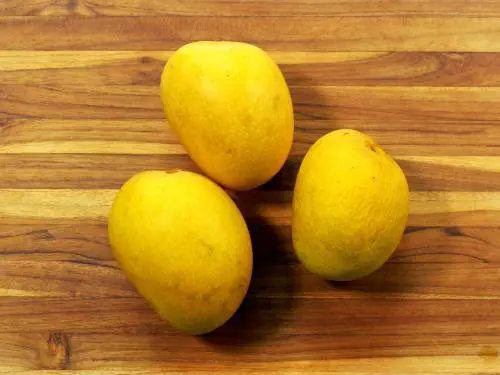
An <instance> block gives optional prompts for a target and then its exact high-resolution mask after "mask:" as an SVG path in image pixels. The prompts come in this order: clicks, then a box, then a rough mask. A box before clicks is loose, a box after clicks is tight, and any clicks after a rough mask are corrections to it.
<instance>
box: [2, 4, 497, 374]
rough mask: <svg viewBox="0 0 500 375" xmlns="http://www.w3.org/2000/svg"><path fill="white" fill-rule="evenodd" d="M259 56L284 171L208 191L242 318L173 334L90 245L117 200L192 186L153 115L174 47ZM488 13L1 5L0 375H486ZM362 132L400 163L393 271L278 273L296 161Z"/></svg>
mask: <svg viewBox="0 0 500 375" xmlns="http://www.w3.org/2000/svg"><path fill="white" fill-rule="evenodd" d="M199 39H216V40H220V39H232V40H242V41H249V42H253V43H255V44H257V45H259V46H261V47H264V48H265V49H266V50H267V51H268V52H269V53H270V55H271V56H272V58H273V59H274V60H275V61H276V62H277V63H278V64H279V65H280V68H281V69H282V71H283V73H284V75H285V78H286V80H287V82H288V84H289V86H290V88H291V93H292V96H293V101H294V107H295V115H296V131H295V140H294V145H293V147H292V151H291V155H290V157H289V160H288V161H287V163H286V164H285V167H284V168H283V169H282V170H281V171H280V173H279V174H278V175H277V176H276V177H275V178H274V179H273V180H271V181H270V182H269V183H268V184H266V185H265V186H263V187H262V188H260V189H257V190H255V191H252V192H247V193H237V194H236V193H233V192H229V193H230V194H231V196H232V197H233V199H234V200H235V202H236V203H237V204H238V206H239V207H240V209H241V210H242V212H243V214H244V216H245V218H246V220H247V223H248V225H249V228H250V232H251V236H252V243H253V247H254V264H255V267H254V274H253V278H252V283H251V286H250V290H249V293H248V297H247V299H246V300H245V302H244V304H243V306H242V307H241V309H240V310H239V311H238V313H237V314H236V315H235V316H234V317H233V318H232V319H231V320H230V321H229V322H228V323H227V324H226V325H225V326H223V327H222V328H220V329H218V330H217V331H216V332H214V333H212V334H209V335H207V336H205V337H201V338H197V337H187V336H184V335H182V334H179V333H177V332H175V331H173V330H172V329H171V328H170V327H169V326H168V324H167V323H166V322H164V321H162V320H161V319H160V318H159V316H158V315H157V314H155V313H154V312H153V310H152V309H151V308H150V307H149V306H148V304H147V302H146V301H145V300H144V299H143V298H142V297H140V296H139V295H138V293H137V292H136V291H135V289H134V288H133V286H132V285H131V284H130V283H129V282H128V281H127V280H126V278H125V276H124V274H123V273H122V272H121V270H120V269H119V267H118V265H117V263H116V262H115V260H114V259H113V256H112V254H111V251H110V249H109V246H108V238H107V226H106V216H107V213H108V210H109V207H110V204H111V201H112V199H113V197H114V194H115V193H116V191H117V189H118V188H119V187H120V186H121V185H122V184H123V183H124V182H125V181H126V180H127V179H128V178H130V177H131V176H132V175H133V174H135V173H137V172H139V171H142V170H148V169H171V168H182V169H187V170H192V171H199V169H198V168H197V167H196V165H195V164H194V163H193V162H192V161H191V160H190V158H189V156H188V155H187V154H186V151H185V149H184V148H183V147H182V146H181V145H180V144H179V143H178V139H177V137H176V136H175V134H174V133H173V132H172V131H171V130H170V129H169V127H168V124H167V123H166V121H165V120H164V119H163V113H162V108H161V103H160V99H159V87H158V84H159V80H160V75H161V71H162V69H163V66H164V64H165V62H166V61H167V60H168V58H169V56H171V54H172V53H173V51H174V50H175V49H177V48H178V47H180V46H181V45H182V44H184V43H186V42H189V41H193V40H199ZM499 41H500V1H499V0H475V1H469V0H442V1H431V0H405V1H391V0H351V1H346V0H315V1H310V0H255V1H236V0H196V1H178V0H126V1H120V2H117V1H112V0H27V1H24V0H23V1H22V0H4V1H0V374H9V375H10V374H23V375H37V374H43V375H49V374H50V375H52V374H54V375H62V374H84V375H125V374H146V375H147V374H151V375H159V374H164V373H166V372H168V373H172V374H175V373H178V374H181V373H182V374H206V373H218V374H242V373H245V374H254V375H255V374H275V373H289V374H296V373H308V374H314V373H316V374H327V373H328V374H330V373H344V374H352V375H368V374H380V375H382V374H384V375H385V374H390V373H397V374H419V375H423V374H436V375H437V374H475V375H477V374H500V362H499V361H500V360H499V359H498V352H499V350H500V292H499V290H498V285H499V282H500V267H499V265H500V105H499V104H500V68H499V67H500V42H499ZM340 128H354V129H358V130H361V131H364V132H366V133H368V134H369V135H370V136H372V137H374V139H375V140H376V141H377V142H378V143H379V144H380V145H381V146H382V147H383V148H384V149H385V150H386V151H387V152H389V153H390V154H391V155H392V156H393V157H394V158H395V160H396V161H397V162H398V163H399V164H400V165H401V167H402V169H403V170H404V172H405V174H406V175H407V178H408V181H409V184H410V188H411V190H412V193H411V215H410V219H409V226H408V228H407V229H406V232H405V234H404V237H403V239H402V242H401V244H400V245H399V247H398V249H397V251H396V252H395V254H394V255H393V257H392V258H391V259H390V260H389V261H388V262H387V263H386V264H385V265H384V266H383V267H382V268H381V269H380V270H378V271H377V272H375V273H374V274H372V275H370V276H368V277H366V278H363V279H361V280H357V281H354V282H350V283H331V282H328V281H325V280H322V279H320V278H318V277H316V276H314V275H312V274H311V273H309V272H308V271H307V270H305V269H304V267H303V266H302V265H301V264H300V263H299V262H298V260H297V258H296V257H295V255H294V252H293V249H292V239H291V231H290V219H291V217H290V216H291V199H292V190H293V187H294V182H295V178H296V174H297V171H298V168H299V166H300V162H301V160H302V158H303V156H304V155H305V153H306V152H307V150H308V149H309V148H310V147H311V145H312V144H313V143H314V142H315V141H316V140H317V139H318V138H319V137H321V136H322V135H324V134H326V133H328V132H329V131H332V130H335V129H340Z"/></svg>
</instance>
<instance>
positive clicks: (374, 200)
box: [292, 129, 409, 281]
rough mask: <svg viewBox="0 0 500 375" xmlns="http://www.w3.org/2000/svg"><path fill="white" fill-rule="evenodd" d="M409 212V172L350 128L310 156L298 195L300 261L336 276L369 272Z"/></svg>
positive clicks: (295, 220) (295, 221)
mask: <svg viewBox="0 0 500 375" xmlns="http://www.w3.org/2000/svg"><path fill="white" fill-rule="evenodd" d="M408 213H409V189H408V183H407V181H406V177H405V175H404V173H403V171H402V170H401V168H400V167H399V166H398V164H397V163H396V162H395V161H394V159H392V158H391V157H390V156H389V155H388V154H387V153H385V152H384V151H383V150H382V148H380V147H379V146H378V145H377V144H376V143H375V142H374V141H373V140H372V139H371V138H370V137H369V136H367V135H365V134H363V133H361V132H358V131H355V130H349V129H341V130H337V131H334V132H331V133H329V134H327V135H325V136H323V137H322V138H320V139H319V140H318V141H317V142H316V143H315V144H314V145H313V146H312V147H311V149H310V150H309V151H308V153H307V154H306V156H305V158H304V160H303V162H302V164H301V166H300V170H299V173H298V176H297V181H296V185H295V191H294V196H293V212H292V239H293V246H294V249H295V252H296V254H297V256H298V258H299V259H300V261H301V262H302V263H303V264H304V265H305V267H306V268H307V269H308V270H310V271H311V272H313V273H315V274H317V275H319V276H321V277H324V278H326V279H330V280H337V281H347V280H353V279H356V278H359V277H362V276H366V275H368V274H370V273H372V272H374V271H375V270H377V269H378V268H379V267H381V266H382V264H384V263H385V262H386V261H387V259H388V258H389V257H390V256H391V254H392V253H393V252H394V250H395V249H396V247H397V246H398V244H399V242H400V240H401V237H402V235H403V232H404V230H405V226H406V224H407V220H408Z"/></svg>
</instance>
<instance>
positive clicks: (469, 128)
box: [0, 118, 500, 160]
mask: <svg viewBox="0 0 500 375" xmlns="http://www.w3.org/2000/svg"><path fill="white" fill-rule="evenodd" d="M341 128H352V129H358V130H360V131H363V132H366V133H367V134H368V135H370V136H372V137H373V138H374V139H375V140H376V142H377V143H378V144H379V145H381V147H383V148H384V150H385V151H386V152H388V153H390V154H391V155H399V156H401V157H403V156H415V155H418V156H471V157H473V156H498V155H499V153H500V121H486V122H481V121H472V122H469V121H462V120H460V119H457V120H456V121H439V120H437V121H426V120H420V121H419V120H408V121H398V120H396V121H390V120H386V121H365V120H343V121H333V120H297V121H296V122H295V140H294V145H293V147H292V151H291V154H292V155H294V156H296V155H304V154H305V153H306V152H307V150H308V149H309V148H310V147H311V146H312V144H313V143H314V142H316V140H318V139H319V138H320V137H321V136H323V135H325V134H326V133H328V132H330V131H333V130H336V129H341ZM450 133H452V134H453V137H450ZM0 134H1V137H0V154H25V156H27V155H26V154H100V155H102V154H115V155H116V154H127V155H148V154H153V155H172V154H185V152H186V151H185V149H184V148H183V147H182V146H180V145H179V144H178V142H179V141H178V138H177V137H176V136H175V134H174V133H173V131H172V130H171V129H170V128H169V126H168V124H167V122H166V121H165V120H147V119H144V120H140V121H137V120H90V119H89V120H86V119H85V120H82V119H32V118H22V119H10V120H3V121H0ZM438 159H439V158H438ZM484 160H487V159H484Z"/></svg>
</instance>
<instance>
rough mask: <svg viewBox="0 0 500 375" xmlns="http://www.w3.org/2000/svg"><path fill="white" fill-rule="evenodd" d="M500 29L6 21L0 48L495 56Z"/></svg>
mask: <svg viewBox="0 0 500 375" xmlns="http://www.w3.org/2000/svg"><path fill="white" fill-rule="evenodd" d="M499 22H500V18H499V17H464V16H457V17H420V16H415V17H411V16H394V17H383V16H373V17H272V16H270V17H244V16H243V17H239V16H235V17H223V16H222V17H221V16H218V17H196V16H157V17H156V16H155V17H153V16H151V17H148V16H145V17H107V18H100V17H7V16H4V17H1V18H0V35H2V38H1V39H0V49H3V50H32V49H35V50H68V49H74V50H97V51H99V50H127V51H129V50H171V49H176V48H178V47H180V46H181V45H182V44H185V43H187V42H189V41H192V40H217V39H220V38H221V35H223V36H224V39H226V40H242V41H248V42H252V43H255V44H258V45H261V46H262V47H264V48H266V49H270V50H287V51H346V52H354V51H365V52H366V51H374V52H378V51H384V52H385V51H442V52H448V51H458V52H461V51H462V52H498V51H500V42H499V40H500V38H499V36H500V29H499V28H498V23H499ZM146 26H147V27H146ZM249 30H259V32H258V33H254V32H251V33H249V32H248V31H249ZM278 30H279V32H278ZM374 30H377V32H376V33H375V32H374Z"/></svg>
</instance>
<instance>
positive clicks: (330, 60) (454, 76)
mask: <svg viewBox="0 0 500 375" xmlns="http://www.w3.org/2000/svg"><path fill="white" fill-rule="evenodd" d="M172 53H173V52H172V51H165V52H162V51H143V52H141V51H100V52H99V53H96V52H95V51H51V52H48V51H0V81H1V82H2V83H3V84H27V85H53V86H59V85H60V84H61V82H71V84H72V85H74V86H77V85H78V86H90V85H93V86H97V85H130V84H134V85H149V86H158V84H159V81H160V76H161V72H162V70H163V67H164V64H165V62H166V61H167V59H168V58H169V56H170V55H171V54H172ZM269 54H270V55H271V57H273V58H274V60H275V61H276V62H277V63H278V64H280V65H281V69H282V71H283V73H284V75H285V78H286V80H287V82H288V84H289V85H290V86H324V85H330V86H332V85H334V86H340V85H350V86H367V85H368V86H373V85H377V86H379V85H385V86H499V85H500V67H499V66H500V54H499V53H466V52H465V53H464V52H462V53H458V52H453V53H451V52H443V53H435V52H300V51H296V52H289V51H269Z"/></svg>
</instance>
